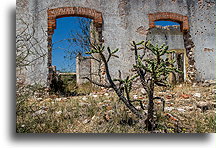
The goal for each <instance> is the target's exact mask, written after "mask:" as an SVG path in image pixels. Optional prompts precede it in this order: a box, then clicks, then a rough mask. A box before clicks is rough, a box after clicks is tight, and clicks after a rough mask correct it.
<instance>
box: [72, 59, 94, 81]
mask: <svg viewBox="0 0 216 148" xmlns="http://www.w3.org/2000/svg"><path fill="white" fill-rule="evenodd" d="M76 65H77V66H76V82H77V84H78V85H80V84H83V83H86V82H88V80H86V79H82V78H83V77H88V78H91V58H89V57H83V56H81V55H78V56H77V57H76Z"/></svg>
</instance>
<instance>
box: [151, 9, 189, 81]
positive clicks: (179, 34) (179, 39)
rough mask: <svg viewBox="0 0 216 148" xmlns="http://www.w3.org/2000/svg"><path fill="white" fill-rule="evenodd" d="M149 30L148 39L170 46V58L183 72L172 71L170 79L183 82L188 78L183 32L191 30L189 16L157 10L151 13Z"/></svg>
mask: <svg viewBox="0 0 216 148" xmlns="http://www.w3.org/2000/svg"><path fill="white" fill-rule="evenodd" d="M148 16H149V28H150V30H149V32H148V35H147V39H148V40H151V41H152V42H153V43H158V44H159V45H160V44H163V43H166V44H167V45H168V46H169V50H170V51H175V53H173V54H171V55H169V57H168V58H169V59H174V60H175V61H176V63H175V64H176V67H177V68H178V70H180V71H182V73H172V74H171V75H170V81H171V82H173V83H178V82H183V81H185V80H186V79H187V75H186V74H187V71H186V69H187V61H188V59H187V56H186V50H185V46H184V39H183V32H184V31H188V30H189V24H188V17H187V16H183V15H181V14H177V13H172V12H157V13H150V14H149V15H148Z"/></svg>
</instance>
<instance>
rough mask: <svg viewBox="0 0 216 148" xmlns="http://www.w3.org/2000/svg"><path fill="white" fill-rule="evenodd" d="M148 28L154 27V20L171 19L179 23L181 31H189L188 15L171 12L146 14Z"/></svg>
mask: <svg viewBox="0 0 216 148" xmlns="http://www.w3.org/2000/svg"><path fill="white" fill-rule="evenodd" d="M148 18H149V28H154V27H155V21H173V22H177V23H179V24H180V27H181V31H182V32H187V31H189V23H188V17H187V16H184V15H181V14H178V13H172V12H157V13H150V14H148Z"/></svg>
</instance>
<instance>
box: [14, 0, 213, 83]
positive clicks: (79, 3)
mask: <svg viewBox="0 0 216 148" xmlns="http://www.w3.org/2000/svg"><path fill="white" fill-rule="evenodd" d="M215 3H216V2H215V0H202V1H200V0H175V1H173V0H18V1H17V17H16V19H17V29H18V30H22V26H23V25H22V23H23V21H19V20H20V19H21V18H22V20H24V21H26V22H31V24H32V25H33V27H34V28H35V34H34V37H35V38H36V39H43V38H44V39H45V40H44V42H42V44H40V47H41V49H42V50H43V51H44V52H45V53H47V54H46V57H45V60H44V61H43V62H41V61H42V60H41V59H40V58H39V59H38V60H36V61H35V62H36V64H35V66H31V68H26V69H25V70H24V71H25V72H23V73H24V74H25V75H26V77H25V78H26V83H27V84H33V83H34V82H35V81H36V82H40V83H44V84H47V80H48V78H49V67H50V66H52V58H51V57H52V46H51V45H52V35H53V33H54V32H55V29H56V27H58V26H56V19H58V18H61V17H68V16H80V17H87V18H91V19H92V20H93V22H94V25H95V27H96V28H97V30H99V31H100V34H101V41H103V43H104V45H105V46H109V47H110V48H111V49H115V48H119V49H120V51H119V52H118V53H117V55H118V56H119V57H120V58H113V59H112V60H111V61H110V62H109V67H110V71H111V75H112V76H113V77H115V76H118V70H121V71H122V76H123V77H126V76H127V75H131V74H132V66H133V63H134V55H133V54H132V53H131V50H130V45H129V42H130V41H132V40H134V41H141V40H146V39H150V40H151V38H149V37H150V36H149V32H152V29H155V27H156V26H155V24H154V22H155V21H160V20H167V21H174V22H178V23H180V32H181V34H182V39H181V41H182V42H183V43H182V44H183V47H184V49H185V50H186V56H187V58H188V63H187V64H188V65H189V66H188V68H187V70H186V73H187V75H188V80H189V81H201V80H215V79H216V75H215V71H216V69H215V68H216V67H215V64H216V58H215V57H216V42H215V41H216V32H215V27H216V25H215V24H216V19H215V17H216V11H215V8H216V7H215ZM26 14H28V16H27V15H26ZM18 33H19V32H18V31H17V34H18ZM44 34H45V35H44ZM38 50H39V49H38ZM29 58H31V57H29ZM44 63H45V64H44Z"/></svg>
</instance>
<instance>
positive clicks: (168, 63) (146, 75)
mask: <svg viewBox="0 0 216 148" xmlns="http://www.w3.org/2000/svg"><path fill="white" fill-rule="evenodd" d="M131 46H132V50H133V51H134V55H135V64H134V68H135V70H136V74H135V75H134V76H132V77H129V76H128V77H126V78H125V79H122V78H121V71H120V70H119V76H118V77H119V78H112V77H111V75H110V71H109V66H108V62H109V60H110V58H111V57H116V58H118V56H117V55H115V53H117V51H118V50H119V49H115V50H111V49H110V48H109V47H107V48H105V47H104V46H103V45H95V46H94V45H93V46H92V47H93V48H92V49H91V50H90V51H89V52H87V54H91V55H92V54H99V57H100V59H101V60H102V62H103V63H104V68H105V71H106V77H107V81H108V83H107V84H102V83H100V82H95V81H93V80H91V79H89V78H87V77H85V79H88V80H89V81H90V82H92V83H93V84H96V85H98V86H101V87H106V88H113V89H114V91H115V92H116V94H117V96H118V97H119V99H120V100H121V101H123V102H124V104H125V105H126V106H127V107H128V108H129V109H130V111H131V112H132V113H134V114H135V115H136V116H137V117H138V118H139V119H144V120H145V124H146V127H147V129H148V130H149V131H152V130H154V128H155V120H154V118H153V117H154V100H155V99H160V100H161V101H162V102H163V106H164V104H165V102H164V99H163V98H160V97H155V96H154V88H155V85H158V86H164V87H166V86H168V81H167V78H168V76H169V74H170V73H171V72H174V71H175V72H180V71H178V69H177V68H176V67H174V62H175V61H174V60H169V59H168V58H165V59H164V58H162V57H163V56H164V55H165V54H170V53H172V52H170V51H169V50H168V46H166V45H165V44H163V45H161V46H160V47H159V46H158V45H155V46H154V45H153V44H151V42H149V41H147V42H144V41H141V42H139V43H136V42H134V41H133V42H132V43H131ZM105 49H107V51H108V55H107V56H105V52H104V50H105ZM138 50H143V51H144V52H143V54H142V55H139V54H138ZM146 52H150V53H151V55H152V56H151V57H150V58H147V57H146V56H145V54H146ZM136 78H139V79H140V81H141V84H142V86H143V88H144V89H145V90H146V92H147V95H148V100H149V104H148V113H147V114H146V113H145V112H141V111H140V110H138V109H137V108H136V107H135V106H134V105H133V102H139V104H140V107H141V109H143V110H144V109H145V107H144V105H143V103H142V101H141V100H138V99H132V98H131V97H130V92H131V90H132V83H133V81H134V80H135V79H136Z"/></svg>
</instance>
